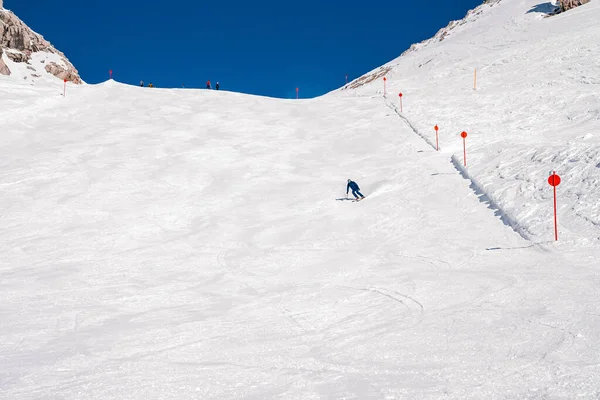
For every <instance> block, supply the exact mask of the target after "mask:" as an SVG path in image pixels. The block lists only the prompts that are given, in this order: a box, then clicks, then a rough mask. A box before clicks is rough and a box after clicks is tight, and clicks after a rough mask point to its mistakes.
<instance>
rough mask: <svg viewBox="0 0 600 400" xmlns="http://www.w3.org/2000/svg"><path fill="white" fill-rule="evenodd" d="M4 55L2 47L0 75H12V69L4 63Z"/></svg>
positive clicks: (0, 49)
mask: <svg viewBox="0 0 600 400" xmlns="http://www.w3.org/2000/svg"><path fill="white" fill-rule="evenodd" d="M0 7H1V4H0ZM3 53H4V52H3V51H2V47H0V75H10V69H8V66H7V65H6V64H5V63H4V60H2V54H3Z"/></svg>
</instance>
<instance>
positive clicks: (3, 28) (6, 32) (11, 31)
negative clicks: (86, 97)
mask: <svg viewBox="0 0 600 400" xmlns="http://www.w3.org/2000/svg"><path fill="white" fill-rule="evenodd" d="M0 49H3V50H4V53H6V56H7V57H8V58H10V60H12V61H13V62H16V63H23V62H25V63H28V62H29V61H30V60H31V55H32V53H36V52H46V53H52V54H56V55H57V56H58V57H59V58H60V60H61V64H63V65H59V63H56V62H53V63H51V64H49V65H47V66H46V71H47V72H48V73H51V74H52V75H54V76H56V77H57V78H60V79H67V80H68V81H71V82H73V83H77V84H79V83H82V81H81V78H80V77H79V73H78V72H77V69H76V68H75V67H74V66H73V64H71V63H70V62H69V60H68V59H67V57H65V55H64V54H63V53H61V52H60V51H58V50H57V49H55V48H54V46H52V44H51V43H50V42H48V41H47V40H46V39H44V38H43V36H42V35H39V34H37V33H35V32H34V31H32V30H31V29H30V28H29V27H28V26H27V25H26V24H25V23H24V22H23V21H21V20H20V19H19V18H18V17H17V16H16V15H15V14H13V13H12V12H10V11H8V10H4V9H2V1H1V0H0ZM3 70H4V73H3V72H2V71H3ZM7 71H8V73H6V72H7ZM0 73H3V74H5V75H9V74H10V70H9V69H8V67H7V66H6V64H5V63H4V62H2V61H0Z"/></svg>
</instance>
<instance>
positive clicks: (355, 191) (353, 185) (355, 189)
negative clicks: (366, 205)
mask: <svg viewBox="0 0 600 400" xmlns="http://www.w3.org/2000/svg"><path fill="white" fill-rule="evenodd" d="M350 189H352V194H353V195H354V197H356V200H358V196H360V198H361V199H364V198H365V196H363V195H362V193H361V192H359V190H360V188H359V187H358V185H357V184H356V182H354V181H353V180H352V179H348V185H347V186H346V196H348V191H349V190H350Z"/></svg>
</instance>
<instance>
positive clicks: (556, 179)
mask: <svg viewBox="0 0 600 400" xmlns="http://www.w3.org/2000/svg"><path fill="white" fill-rule="evenodd" d="M548 183H549V184H550V186H552V187H553V188H554V240H557V241H558V221H557V218H556V187H557V186H558V185H560V176H558V175H556V171H552V175H550V176H549V177H548Z"/></svg>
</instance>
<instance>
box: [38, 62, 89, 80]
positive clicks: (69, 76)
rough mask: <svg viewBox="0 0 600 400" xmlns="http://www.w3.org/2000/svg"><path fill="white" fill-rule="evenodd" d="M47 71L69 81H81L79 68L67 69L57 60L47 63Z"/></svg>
mask: <svg viewBox="0 0 600 400" xmlns="http://www.w3.org/2000/svg"><path fill="white" fill-rule="evenodd" d="M46 72H48V73H50V74H52V75H54V76H56V77H57V78H60V79H66V80H67V81H70V82H74V83H81V79H80V78H79V75H77V70H71V69H65V68H63V67H62V66H60V65H58V64H57V63H55V62H51V63H49V64H48V65H46Z"/></svg>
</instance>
